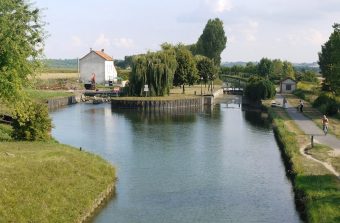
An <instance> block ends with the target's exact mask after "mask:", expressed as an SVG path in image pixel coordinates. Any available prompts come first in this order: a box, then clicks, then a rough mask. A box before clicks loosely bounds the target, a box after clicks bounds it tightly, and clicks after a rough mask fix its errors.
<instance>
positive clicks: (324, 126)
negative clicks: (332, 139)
mask: <svg viewBox="0 0 340 223" xmlns="http://www.w3.org/2000/svg"><path fill="white" fill-rule="evenodd" d="M328 124H329V121H328V118H327V117H326V115H324V116H323V117H322V130H323V132H324V133H325V135H326V134H327V132H328Z"/></svg>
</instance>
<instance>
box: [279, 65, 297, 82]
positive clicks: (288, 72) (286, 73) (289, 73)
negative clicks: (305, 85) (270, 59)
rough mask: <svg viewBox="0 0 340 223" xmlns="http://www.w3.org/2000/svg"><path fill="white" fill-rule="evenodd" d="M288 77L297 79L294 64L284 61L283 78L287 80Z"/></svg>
mask: <svg viewBox="0 0 340 223" xmlns="http://www.w3.org/2000/svg"><path fill="white" fill-rule="evenodd" d="M286 77H290V78H292V79H295V71H294V68H293V64H292V63H290V62H288V61H284V62H283V67H282V78H286Z"/></svg>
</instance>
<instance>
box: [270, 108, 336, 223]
mask: <svg viewBox="0 0 340 223" xmlns="http://www.w3.org/2000/svg"><path fill="white" fill-rule="evenodd" d="M267 104H268V103H267ZM268 110H269V113H270V115H271V117H272V118H273V124H274V129H275V132H276V136H277V138H278V140H279V142H280V145H281V148H282V150H283V153H284V157H285V159H286V161H287V163H288V165H290V166H291V173H292V177H293V186H294V191H295V193H296V195H297V200H298V203H300V204H301V203H302V204H303V205H304V208H305V209H304V211H303V212H304V213H303V215H304V216H305V218H306V222H310V223H334V222H340V211H339V210H340V181H339V179H338V178H337V177H336V176H335V175H332V174H331V173H330V172H329V171H328V170H327V169H326V168H325V167H324V166H322V165H321V164H319V163H316V162H314V161H312V160H309V159H307V158H306V157H304V156H303V155H302V154H300V152H299V149H300V147H302V148H304V147H305V146H306V144H307V142H308V141H309V139H308V138H307V137H306V136H305V135H303V134H301V130H299V129H298V127H297V126H296V124H295V123H294V122H292V121H291V120H290V118H289V116H288V115H287V113H286V112H285V111H284V109H283V108H279V107H276V108H271V107H268ZM313 153H315V154H318V155H316V156H318V157H320V156H321V155H320V154H319V152H314V151H313ZM322 153H323V154H322V156H325V153H324V152H322ZM323 159H328V157H327V158H323ZM331 162H332V163H334V162H336V163H339V159H338V158H335V159H332V161H331Z"/></svg>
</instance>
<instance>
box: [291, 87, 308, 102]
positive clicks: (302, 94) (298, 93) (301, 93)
mask: <svg viewBox="0 0 340 223" xmlns="http://www.w3.org/2000/svg"><path fill="white" fill-rule="evenodd" d="M293 94H295V95H296V96H297V97H299V98H301V99H303V100H306V95H305V91H304V90H302V89H295V90H294V92H293Z"/></svg>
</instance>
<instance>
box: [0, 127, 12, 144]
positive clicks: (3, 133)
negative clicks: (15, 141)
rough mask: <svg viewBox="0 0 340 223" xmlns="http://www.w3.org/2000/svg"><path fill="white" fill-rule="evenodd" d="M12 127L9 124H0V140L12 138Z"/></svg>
mask: <svg viewBox="0 0 340 223" xmlns="http://www.w3.org/2000/svg"><path fill="white" fill-rule="evenodd" d="M11 135H12V128H11V126H10V125H5V124H0V142H1V141H11V140H12V137H11Z"/></svg>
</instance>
